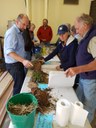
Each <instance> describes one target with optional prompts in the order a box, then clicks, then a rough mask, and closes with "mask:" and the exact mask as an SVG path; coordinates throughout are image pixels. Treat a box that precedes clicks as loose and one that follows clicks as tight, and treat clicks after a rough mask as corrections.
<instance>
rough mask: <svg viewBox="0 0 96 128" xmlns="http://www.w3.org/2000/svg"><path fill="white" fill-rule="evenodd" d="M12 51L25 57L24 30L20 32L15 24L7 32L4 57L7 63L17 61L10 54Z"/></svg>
mask: <svg viewBox="0 0 96 128" xmlns="http://www.w3.org/2000/svg"><path fill="white" fill-rule="evenodd" d="M11 52H15V53H16V54H18V55H20V56H21V57H23V58H24V55H25V50H24V39H23V36H22V32H20V30H19V28H18V27H17V26H16V25H15V24H14V25H13V26H12V27H11V28H10V29H8V30H7V32H6V33H5V38H4V57H5V62H6V63H15V62H17V60H15V59H13V58H12V57H10V56H9V55H8V54H9V53H11Z"/></svg>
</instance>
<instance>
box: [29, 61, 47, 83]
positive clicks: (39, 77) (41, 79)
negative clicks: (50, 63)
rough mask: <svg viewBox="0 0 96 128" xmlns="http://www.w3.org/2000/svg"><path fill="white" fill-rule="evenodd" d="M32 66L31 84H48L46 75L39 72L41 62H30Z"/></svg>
mask: <svg viewBox="0 0 96 128" xmlns="http://www.w3.org/2000/svg"><path fill="white" fill-rule="evenodd" d="M32 64H33V68H32V70H33V73H32V80H31V81H32V82H35V83H45V84H47V83H48V74H47V73H45V72H43V71H42V70H41V67H42V62H41V61H39V60H35V61H33V62H32Z"/></svg>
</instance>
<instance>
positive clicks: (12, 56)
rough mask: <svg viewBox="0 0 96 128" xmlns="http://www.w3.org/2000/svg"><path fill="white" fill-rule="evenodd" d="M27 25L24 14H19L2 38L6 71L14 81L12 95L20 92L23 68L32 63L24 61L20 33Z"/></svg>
mask: <svg viewBox="0 0 96 128" xmlns="http://www.w3.org/2000/svg"><path fill="white" fill-rule="evenodd" d="M28 24H29V19H28V17H27V15H25V14H19V15H18V17H17V19H16V23H15V24H14V25H13V26H12V27H11V28H10V29H8V30H7V32H6V34H5V38H4V57H5V63H6V69H7V70H8V72H9V73H10V74H11V75H12V77H13V80H14V86H13V95H15V94H17V93H19V92H20V90H21V87H22V84H23V81H24V78H25V72H24V66H25V67H26V68H30V67H32V63H31V62H30V61H28V60H26V59H24V57H25V50H24V39H23V36H22V32H23V31H24V30H25V29H26V27H27V25H28Z"/></svg>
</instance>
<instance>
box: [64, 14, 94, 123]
mask: <svg viewBox="0 0 96 128" xmlns="http://www.w3.org/2000/svg"><path fill="white" fill-rule="evenodd" d="M75 28H76V33H78V34H80V36H81V37H82V38H83V39H82V40H81V41H80V42H79V46H78V51H77V55H76V63H77V67H74V68H73V67H72V68H69V69H67V70H66V71H65V74H66V76H71V77H72V76H74V75H76V74H79V75H80V79H79V86H78V88H77V90H76V94H77V96H78V98H79V100H80V101H81V102H82V103H83V104H84V108H85V109H86V110H88V112H89V114H88V119H89V121H90V122H92V120H93V118H94V114H95V110H96V26H94V25H93V19H92V18H91V17H90V16H89V15H88V14H82V15H81V16H79V17H77V18H76V20H75Z"/></svg>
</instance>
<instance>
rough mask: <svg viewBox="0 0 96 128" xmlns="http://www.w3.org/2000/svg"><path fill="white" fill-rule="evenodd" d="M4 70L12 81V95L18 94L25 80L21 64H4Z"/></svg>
mask: <svg viewBox="0 0 96 128" xmlns="http://www.w3.org/2000/svg"><path fill="white" fill-rule="evenodd" d="M6 69H7V70H8V72H9V73H10V74H11V76H12V77H13V80H14V86H13V95H15V94H18V93H20V91H21V88H22V85H23V82H24V78H25V72H24V66H23V64H22V63H20V62H16V63H13V64H6Z"/></svg>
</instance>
